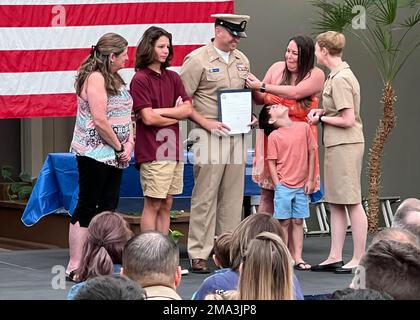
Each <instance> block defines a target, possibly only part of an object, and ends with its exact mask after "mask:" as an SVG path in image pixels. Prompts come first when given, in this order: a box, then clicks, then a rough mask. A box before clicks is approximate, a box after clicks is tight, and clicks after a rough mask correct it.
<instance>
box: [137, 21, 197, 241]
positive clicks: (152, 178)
mask: <svg viewBox="0 0 420 320" xmlns="http://www.w3.org/2000/svg"><path fill="white" fill-rule="evenodd" d="M172 57H173V48H172V35H171V34H170V33H169V32H167V31H166V30H164V29H162V28H159V27H154V26H153V27H150V28H149V29H147V30H146V31H145V33H144V35H143V37H142V39H141V41H140V43H139V45H138V47H137V51H136V61H135V70H136V74H135V75H134V77H133V79H132V81H131V84H130V93H131V95H132V97H133V101H134V105H133V109H134V112H135V113H136V116H137V121H136V144H135V157H136V166H137V167H138V168H139V169H140V179H141V186H142V189H143V194H144V208H143V213H142V218H141V231H142V232H143V231H147V230H157V231H160V232H162V233H164V234H167V233H168V231H169V223H170V217H169V211H170V209H171V207H172V201H173V198H172V196H173V195H175V194H180V193H182V189H183V171H184V163H183V152H182V148H181V147H180V138H179V137H180V135H179V123H178V122H179V120H183V119H187V118H188V117H189V115H190V114H191V112H192V106H191V99H190V98H189V97H188V96H187V94H186V92H185V89H184V86H183V84H182V81H181V79H180V77H179V76H178V74H177V73H176V72H173V71H170V70H167V69H166V68H167V67H169V66H170V62H171V59H172Z"/></svg>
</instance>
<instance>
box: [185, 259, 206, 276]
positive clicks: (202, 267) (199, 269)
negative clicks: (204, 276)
mask: <svg viewBox="0 0 420 320" xmlns="http://www.w3.org/2000/svg"><path fill="white" fill-rule="evenodd" d="M190 271H191V272H193V273H210V269H209V266H208V264H207V260H204V259H192V260H191V267H190Z"/></svg>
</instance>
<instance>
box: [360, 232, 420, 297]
mask: <svg viewBox="0 0 420 320" xmlns="http://www.w3.org/2000/svg"><path fill="white" fill-rule="evenodd" d="M360 266H361V267H363V268H364V274H365V284H366V288H369V289H374V290H377V291H380V292H386V293H388V294H390V295H391V296H392V297H393V298H394V299H397V300H412V299H420V285H419V279H420V250H419V249H418V248H416V247H414V246H412V245H411V244H409V243H400V242H396V241H391V240H380V241H378V242H376V243H374V244H372V245H371V246H370V247H369V248H368V250H367V251H366V254H365V255H364V256H363V258H362V260H361V261H360ZM361 275H363V274H361ZM359 276H360V275H359Z"/></svg>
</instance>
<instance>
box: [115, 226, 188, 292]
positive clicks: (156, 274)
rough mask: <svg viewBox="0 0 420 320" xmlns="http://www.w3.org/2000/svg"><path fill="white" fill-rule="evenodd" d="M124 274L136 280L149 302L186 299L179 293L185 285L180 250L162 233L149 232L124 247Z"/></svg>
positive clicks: (122, 271)
mask: <svg viewBox="0 0 420 320" xmlns="http://www.w3.org/2000/svg"><path fill="white" fill-rule="evenodd" d="M122 260H123V261H122V270H121V274H122V275H125V276H127V277H129V278H130V279H132V280H134V281H136V282H137V283H138V284H139V285H140V286H142V287H143V288H144V289H145V290H146V293H147V300H182V298H181V297H180V296H179V295H178V294H177V293H176V288H177V287H178V286H179V284H180V282H181V267H179V250H178V247H177V245H176V244H175V242H174V241H173V240H172V239H171V238H170V237H169V236H168V235H164V234H163V233H161V232H158V231H146V232H143V233H141V234H140V235H138V236H136V237H134V238H133V239H131V240H130V241H129V242H128V243H127V245H126V246H125V248H124V253H123V259H122Z"/></svg>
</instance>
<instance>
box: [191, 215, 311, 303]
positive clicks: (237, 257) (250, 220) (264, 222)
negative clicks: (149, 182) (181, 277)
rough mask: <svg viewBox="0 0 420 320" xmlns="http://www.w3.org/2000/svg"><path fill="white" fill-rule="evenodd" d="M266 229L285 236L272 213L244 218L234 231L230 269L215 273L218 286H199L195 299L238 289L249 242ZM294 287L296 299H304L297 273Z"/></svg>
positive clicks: (294, 278) (281, 236) (282, 236)
mask: <svg viewBox="0 0 420 320" xmlns="http://www.w3.org/2000/svg"><path fill="white" fill-rule="evenodd" d="M264 231H267V232H272V233H274V234H276V235H278V236H279V237H280V238H281V239H283V238H284V235H283V230H282V227H281V225H280V222H279V221H278V220H277V219H275V218H273V217H272V216H271V215H268V214H265V213H257V214H252V215H250V216H248V217H247V218H245V219H244V220H242V221H241V223H240V224H239V225H238V226H237V227H236V228H235V230H234V231H233V233H232V240H231V241H232V242H231V245H230V263H231V266H230V269H229V270H228V271H226V272H223V273H219V274H215V275H214V280H213V283H214V284H217V287H215V286H213V287H209V286H203V284H202V285H201V286H200V287H199V288H198V290H197V292H196V294H195V295H194V297H193V299H194V300H203V299H204V297H205V296H206V295H207V294H209V293H215V292H218V291H219V290H222V291H229V290H237V289H238V283H239V266H240V264H241V262H242V256H243V255H244V254H245V252H246V250H247V247H248V244H249V242H250V241H251V240H252V239H254V238H255V237H256V236H257V235H258V234H260V233H261V232H264ZM293 288H294V292H295V297H296V300H303V294H302V291H301V289H300V284H299V281H298V279H297V278H296V277H295V275H293Z"/></svg>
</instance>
